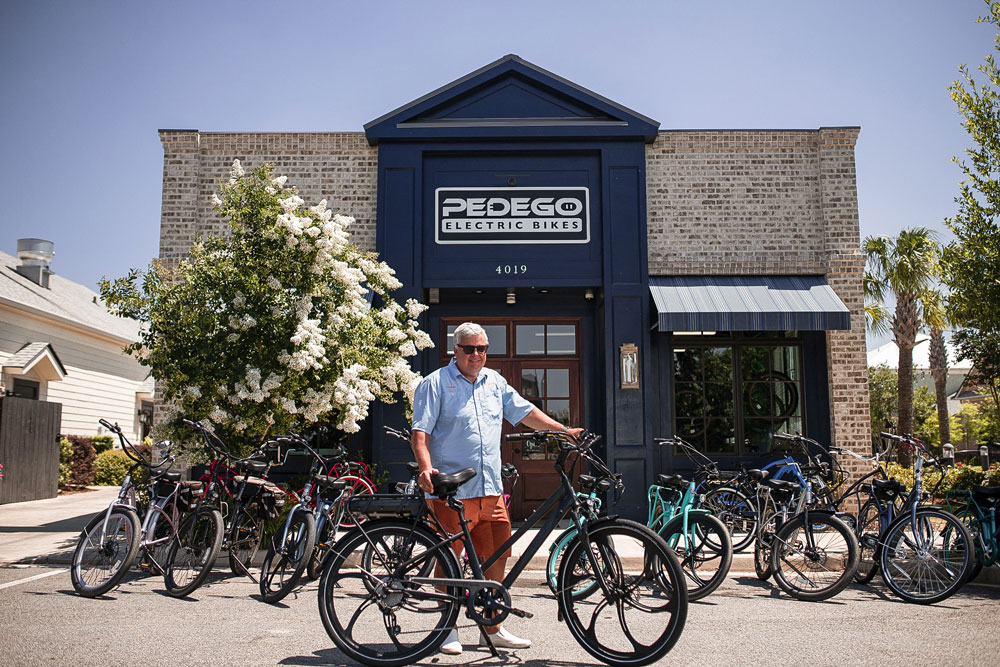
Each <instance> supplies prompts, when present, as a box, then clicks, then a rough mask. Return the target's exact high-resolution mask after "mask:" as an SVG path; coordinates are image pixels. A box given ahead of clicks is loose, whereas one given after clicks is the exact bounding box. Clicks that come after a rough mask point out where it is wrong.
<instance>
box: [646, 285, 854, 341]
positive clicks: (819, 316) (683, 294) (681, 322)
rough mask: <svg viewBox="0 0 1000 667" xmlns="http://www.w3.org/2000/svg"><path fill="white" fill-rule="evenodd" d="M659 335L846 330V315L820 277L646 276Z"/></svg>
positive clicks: (830, 288) (848, 324)
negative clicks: (687, 332)
mask: <svg viewBox="0 0 1000 667" xmlns="http://www.w3.org/2000/svg"><path fill="white" fill-rule="evenodd" d="M649 291H650V293H651V294H652V296H653V303H654V304H656V310H657V313H658V314H659V317H658V329H659V330H660V331H827V330H831V329H849V328H850V327H851V313H850V311H849V310H848V309H847V306H845V305H844V302H843V301H841V300H840V298H839V297H838V296H837V294H836V293H835V292H834V291H833V288H832V287H830V286H829V285H827V284H826V281H825V280H824V279H823V278H821V277H820V276H666V277H651V278H650V279H649Z"/></svg>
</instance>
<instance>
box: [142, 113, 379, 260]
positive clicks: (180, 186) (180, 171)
mask: <svg viewBox="0 0 1000 667" xmlns="http://www.w3.org/2000/svg"><path fill="white" fill-rule="evenodd" d="M160 142H161V143H162V145H163V203H162V207H163V208H162V212H161V222H160V258H161V259H164V260H176V259H179V258H182V257H185V256H187V254H188V252H189V251H190V249H191V245H192V244H193V243H194V241H195V239H196V238H197V237H198V236H204V235H210V234H224V233H225V232H226V222H225V221H224V220H223V219H221V218H220V217H218V216H217V215H216V214H215V212H214V211H213V210H212V205H211V197H212V194H213V193H217V192H218V191H219V183H220V181H223V180H226V179H228V178H229V169H230V167H231V166H232V163H233V160H234V159H239V160H240V162H241V163H242V164H243V166H244V168H247V169H249V168H250V167H255V166H257V165H259V164H261V163H264V162H268V163H271V164H272V165H274V168H275V172H276V174H280V175H284V176H288V182H289V184H290V185H294V186H295V187H297V188H298V190H299V194H300V195H301V196H302V198H303V199H305V200H306V204H307V205H309V206H311V205H313V204H315V203H317V202H318V201H319V200H320V199H323V198H325V199H326V200H327V203H328V205H329V207H330V208H331V209H333V211H334V212H335V213H341V214H343V215H349V216H353V217H354V218H356V219H357V222H356V223H355V224H354V226H352V227H351V228H350V229H349V231H350V233H351V240H352V241H353V242H354V243H355V244H356V245H358V246H359V247H361V248H363V249H365V250H374V249H375V205H376V192H375V191H376V179H377V168H378V150H377V149H376V148H374V147H372V146H369V145H368V141H367V140H366V139H365V136H364V134H363V133H361V132H303V133H279V132H260V133H258V132H246V133H243V132H233V133H225V132H198V131H197V130H161V131H160Z"/></svg>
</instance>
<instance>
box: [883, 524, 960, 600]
mask: <svg viewBox="0 0 1000 667" xmlns="http://www.w3.org/2000/svg"><path fill="white" fill-rule="evenodd" d="M973 558H975V549H974V547H973V546H972V536H971V535H970V534H969V530H968V528H966V527H965V526H964V525H963V524H962V522H961V521H959V520H958V519H957V518H956V517H955V515H954V514H952V513H950V512H945V511H944V510H939V509H937V508H933V507H921V508H918V509H917V513H916V516H915V517H914V516H912V515H911V514H910V513H909V512H904V513H903V514H902V515H901V516H900V517H898V518H897V519H896V520H895V521H893V522H892V524H890V525H889V528H888V529H887V530H886V536H885V540H884V541H883V543H882V559H881V561H882V562H881V565H882V579H884V580H885V584H886V586H888V587H889V588H890V589H891V590H892V592H893V593H895V594H896V595H898V596H899V597H901V598H902V599H904V600H906V601H907V602H916V603H918V604H933V603H935V602H940V601H942V600H945V599H947V598H949V597H951V596H952V595H953V594H954V593H955V591H957V590H958V589H959V588H961V587H962V584H964V583H965V581H966V576H967V575H968V571H969V568H971V567H972V559H973Z"/></svg>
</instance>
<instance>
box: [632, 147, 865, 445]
mask: <svg viewBox="0 0 1000 667" xmlns="http://www.w3.org/2000/svg"><path fill="white" fill-rule="evenodd" d="M857 137H858V128H853V127H848V128H822V129H819V130H711V131H709V130H704V131H702V130H685V131H669V132H661V133H660V135H659V136H658V137H657V139H656V141H655V142H654V143H653V144H651V145H650V146H648V147H647V149H646V192H647V195H646V196H647V215H648V243H649V251H648V252H649V273H650V275H779V274H808V275H823V276H825V277H826V279H827V282H828V283H829V284H830V285H831V286H832V287H833V289H834V290H835V291H836V292H837V295H838V296H839V297H840V298H841V300H843V302H844V303H845V305H847V307H848V308H850V310H851V329H850V330H848V331H831V332H828V333H827V365H828V369H829V382H830V386H829V390H830V414H831V426H832V433H831V436H832V439H833V442H834V443H836V444H838V445H840V446H844V447H849V448H851V449H854V450H856V451H866V449H865V448H866V446H867V443H868V442H869V433H868V429H869V425H868V382H867V366H866V356H865V330H864V325H865V319H864V301H863V296H862V283H861V278H862V273H863V271H864V256H863V255H862V254H861V252H860V249H859V248H860V241H861V239H860V231H859V228H858V200H857V182H856V172H855V162H854V145H855V142H856V141H857Z"/></svg>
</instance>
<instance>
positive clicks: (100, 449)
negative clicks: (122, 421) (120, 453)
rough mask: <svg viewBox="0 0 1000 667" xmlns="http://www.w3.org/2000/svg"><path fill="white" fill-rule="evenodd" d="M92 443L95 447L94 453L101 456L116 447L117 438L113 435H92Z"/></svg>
mask: <svg viewBox="0 0 1000 667" xmlns="http://www.w3.org/2000/svg"><path fill="white" fill-rule="evenodd" d="M90 442H92V443H93V445H94V451H95V452H96V453H97V454H98V455H101V454H103V453H104V452H106V451H108V450H109V449H111V448H112V447H114V445H115V437H114V436H113V435H107V434H106V435H92V436H90Z"/></svg>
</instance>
